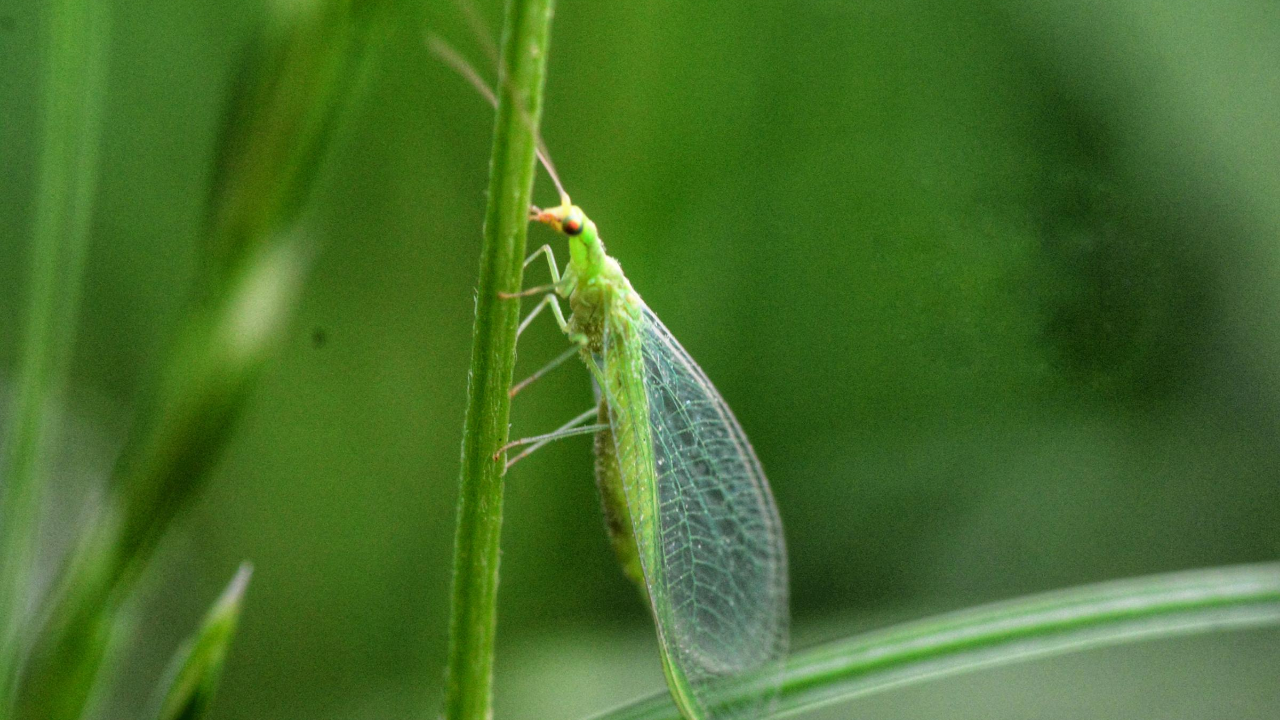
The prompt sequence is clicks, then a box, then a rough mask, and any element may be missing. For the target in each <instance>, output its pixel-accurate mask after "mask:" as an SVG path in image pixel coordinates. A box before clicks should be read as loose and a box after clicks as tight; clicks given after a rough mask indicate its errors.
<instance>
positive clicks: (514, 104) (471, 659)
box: [445, 0, 553, 720]
mask: <svg viewBox="0 0 1280 720" xmlns="http://www.w3.org/2000/svg"><path fill="white" fill-rule="evenodd" d="M552 5H553V2H552V0H508V2H507V9H506V21H505V23H504V26H503V39H502V46H503V50H502V68H504V69H505V71H503V72H500V73H499V81H498V82H499V83H500V85H501V86H500V88H499V90H500V92H499V93H498V97H499V101H498V113H497V122H496V125H495V127H494V135H493V154H492V158H491V160H490V164H489V204H488V208H487V210H486V212H485V225H484V244H483V246H482V247H481V250H480V281H479V295H478V297H477V300H476V322H475V329H474V339H473V342H472V347H471V373H470V382H469V387H468V389H467V414H466V422H465V425H464V428H463V441H462V473H461V481H460V484H461V490H460V496H459V500H458V527H457V534H456V536H455V540H454V543H455V544H454V560H453V605H452V610H451V617H450V624H449V661H448V662H449V664H448V671H447V677H446V681H445V718H446V719H447V720H489V717H490V706H491V700H492V694H493V647H494V636H495V630H496V625H497V593H498V539H499V536H500V534H501V530H502V468H503V465H502V463H501V462H500V461H495V460H494V455H495V453H496V452H497V451H498V449H499V448H500V447H502V445H503V444H504V443H505V442H506V441H507V417H508V412H509V410H510V407H511V403H510V399H509V398H508V395H507V392H508V389H509V388H510V387H511V379H512V377H511V376H512V367H513V365H514V364H515V343H516V325H517V323H518V322H519V313H520V303H519V302H518V301H515V300H504V299H500V298H498V293H499V292H508V293H515V292H518V291H519V290H520V286H521V281H522V275H523V266H522V263H523V260H524V246H525V231H526V229H527V227H528V214H529V201H530V196H531V194H532V189H533V176H534V150H535V147H536V141H535V139H534V133H535V128H536V125H537V122H538V118H539V116H540V114H541V111H542V85H543V75H544V71H545V65H546V56H547V46H548V43H549V38H550V29H551V13H552Z"/></svg>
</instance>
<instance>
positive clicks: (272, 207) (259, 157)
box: [204, 0, 391, 286]
mask: <svg viewBox="0 0 1280 720" xmlns="http://www.w3.org/2000/svg"><path fill="white" fill-rule="evenodd" d="M390 2H391V0H303V1H302V2H289V1H285V0H280V1H278V2H276V3H275V5H274V6H273V7H274V10H275V12H274V13H273V15H272V17H271V19H270V21H269V24H268V26H267V28H266V29H265V31H264V33H263V34H262V36H261V37H260V38H259V39H258V41H257V42H256V43H254V44H253V45H252V46H251V47H250V48H248V50H247V52H246V54H245V58H244V61H243V64H242V67H241V70H240V73H239V75H238V77H237V78H236V80H235V87H234V95H233V98H232V103H231V105H230V107H229V108H228V111H227V113H226V115H225V116H224V122H223V127H222V133H221V136H220V138H219V142H218V154H217V159H216V161H215V167H214V177H213V182H212V184H211V190H212V194H211V197H210V202H209V228H210V231H209V236H208V241H207V245H206V247H205V252H204V259H205V261H206V263H207V269H208V270H210V271H211V272H212V277H211V278H208V279H206V284H210V285H214V286H216V285H217V283H218V280H217V278H218V277H220V276H221V275H224V274H226V273H227V272H231V271H233V269H234V267H235V265H236V263H237V262H238V260H240V259H242V258H243V257H245V256H246V255H247V254H249V253H251V252H252V247H253V246H254V245H255V244H261V243H262V242H264V239H265V238H268V237H270V236H271V235H272V234H274V233H275V232H277V231H278V230H280V229H281V228H282V227H284V226H286V225H288V224H289V223H291V222H293V221H294V220H296V219H297V215H298V212H299V211H300V209H301V208H302V206H303V204H304V202H305V200H306V198H307V197H308V194H309V193H310V191H311V189H312V187H313V186H314V184H315V180H316V175H317V173H318V171H319V167H320V161H321V160H322V159H323V155H324V149H325V148H326V147H327V146H328V141H329V139H330V136H331V134H332V131H333V129H334V127H335V125H336V123H337V120H338V119H339V113H338V112H337V110H338V109H339V108H340V107H342V106H343V105H344V104H345V102H346V100H347V99H348V98H349V97H350V96H351V95H352V93H353V90H354V87H355V86H356V85H357V83H358V82H359V80H360V78H361V77H362V76H363V72H362V71H363V69H364V66H365V60H366V58H367V55H368V49H369V46H370V44H371V42H370V41H371V36H372V35H373V34H374V33H377V32H380V31H381V30H382V29H383V24H384V23H383V21H384V20H385V18H386V11H387V10H388V9H389V8H390V7H391V5H390Z"/></svg>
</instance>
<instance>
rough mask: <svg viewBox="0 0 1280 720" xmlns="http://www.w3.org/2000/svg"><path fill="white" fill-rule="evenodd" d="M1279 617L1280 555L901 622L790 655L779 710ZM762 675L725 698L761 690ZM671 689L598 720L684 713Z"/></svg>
mask: <svg viewBox="0 0 1280 720" xmlns="http://www.w3.org/2000/svg"><path fill="white" fill-rule="evenodd" d="M1262 625H1280V563H1269V564H1262V565H1243V566H1238V567H1226V568H1211V569H1208V570H1194V571H1188V572H1182V573H1173V574H1169V575H1155V576H1151V577H1143V578H1136V579H1129V580H1120V581H1116V582H1110V583H1103V584H1099V585H1086V586H1083V587H1078V588H1072V589H1070V590H1062V591H1058V592H1054V593H1047V594H1043V595H1032V596H1030V597H1026V598H1021V599H1018V600H1012V601H1009V602H1005V603H999V604H995V605H988V606H982V607H977V608H972V609H969V610H961V611H959V612H955V613H950V614H947V615H941V616H939V617H936V618H929V619H926V620H918V621H915V622H909V623H904V624H902V625H898V626H895V627H891V628H887V629H884V630H877V631H874V632H870V633H866V634H864V635H858V636H854V637H851V638H847V639H845V640H838V641H836V642H832V643H828V644H825V645H821V646H818V647H815V648H810V649H808V650H804V651H801V652H798V653H795V654H794V655H792V656H791V657H790V658H789V659H788V661H787V669H786V673H785V676H784V678H783V681H782V694H781V696H780V699H779V702H778V707H777V709H776V712H775V714H776V715H789V714H793V713H797V712H801V711H805V710H811V709H813V708H815V707H818V706H821V705H827V704H831V703H836V702H841V701H846V700H850V699H852V698H856V697H861V696H863V695H870V694H872V693H876V692H880V691H883V690H887V689H890V688H893V687H897V686H900V685H907V684H912V683H917V682H921V681H924V680H930V679H933V678H937V677H943V676H947V675H955V674H958V673H962V672H968V671H972V670H978V669H981V668H987V667H992V666H996V665H1007V664H1010V663H1014V662H1018V661H1022V660H1030V659H1034V658H1040V657H1046V656H1050V655H1061V654H1065V653H1068V652H1076V651H1080V650H1087V649H1089V648H1095V647H1106V646H1112V645H1120V644H1124V643H1129V642H1136V641H1139V640H1154V639H1159V638H1164V637H1174V636H1178V635H1187V634H1191V633H1203V632H1210V631H1214V630H1224V629H1232V628H1243V627H1253V626H1262ZM756 682H758V680H757V679H756V678H751V677H744V678H741V679H740V681H739V682H736V683H734V684H733V685H731V686H728V687H727V688H726V691H725V697H726V698H727V699H728V700H729V701H732V699H733V698H734V697H737V696H739V695H742V696H749V694H750V693H753V692H757V691H758V689H756V688H755V683H756ZM679 719H680V715H679V713H677V712H676V709H675V706H674V705H672V703H671V700H670V698H669V697H667V695H666V694H665V693H663V694H661V695H655V696H652V697H649V698H645V699H643V700H640V701H638V702H635V703H632V704H630V705H626V706H624V707H621V708H618V709H616V710H613V711H610V712H607V713H603V714H601V715H599V716H598V718H597V720H679Z"/></svg>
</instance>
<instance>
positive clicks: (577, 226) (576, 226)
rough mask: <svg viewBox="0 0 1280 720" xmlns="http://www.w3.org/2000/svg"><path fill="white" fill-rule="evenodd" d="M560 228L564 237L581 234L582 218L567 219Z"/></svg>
mask: <svg viewBox="0 0 1280 720" xmlns="http://www.w3.org/2000/svg"><path fill="white" fill-rule="evenodd" d="M560 227H561V228H562V229H563V230H564V234H565V235H577V234H578V233H581V232H582V218H580V217H576V216H575V217H567V218H565V219H564V222H563V223H562V224H561V225H560Z"/></svg>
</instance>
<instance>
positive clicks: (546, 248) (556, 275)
mask: <svg viewBox="0 0 1280 720" xmlns="http://www.w3.org/2000/svg"><path fill="white" fill-rule="evenodd" d="M539 255H546V256H547V266H548V267H549V268H550V270H551V284H550V285H539V286H537V287H531V288H526V289H524V290H521V291H520V292H517V293H506V292H500V293H498V297H500V298H502V299H503V300H510V299H511V298H521V297H529V296H531V295H541V294H542V293H545V292H551V291H552V290H555V289H557V288H558V287H559V286H560V277H561V276H560V268H559V267H557V266H556V256H555V254H554V253H552V252H551V246H550V245H543V246H542V247H540V248H538V249H537V250H534V251H533V254H532V255H530V256H529V257H527V258H525V259H524V267H526V268H527V267H529V266H530V265H531V264H533V261H534V260H536V259H537V258H538V256H539Z"/></svg>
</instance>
